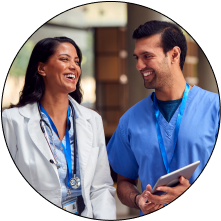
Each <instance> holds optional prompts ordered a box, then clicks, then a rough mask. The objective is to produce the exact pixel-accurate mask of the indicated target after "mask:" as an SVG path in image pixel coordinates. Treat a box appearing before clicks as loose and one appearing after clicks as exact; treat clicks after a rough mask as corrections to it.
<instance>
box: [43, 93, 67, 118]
mask: <svg viewBox="0 0 221 221" xmlns="http://www.w3.org/2000/svg"><path fill="white" fill-rule="evenodd" d="M40 103H41V105H42V106H43V107H44V109H45V110H46V112H47V113H48V114H49V116H50V117H51V118H57V117H59V116H60V117H61V116H66V117H67V111H68V105H69V100H68V94H53V95H52V94H50V93H47V92H45V93H44V95H43V97H42V99H41V101H40ZM60 117H59V118H60Z"/></svg>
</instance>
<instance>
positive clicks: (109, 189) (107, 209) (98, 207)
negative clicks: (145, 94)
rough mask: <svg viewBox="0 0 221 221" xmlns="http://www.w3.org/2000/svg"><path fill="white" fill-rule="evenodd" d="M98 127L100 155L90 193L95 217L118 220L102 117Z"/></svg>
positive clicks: (99, 119)
mask: <svg viewBox="0 0 221 221" xmlns="http://www.w3.org/2000/svg"><path fill="white" fill-rule="evenodd" d="M97 125H98V128H97V130H98V131H97V136H98V137H97V139H98V140H97V144H98V147H99V155H98V159H97V164H96V172H95V174H94V178H93V181H92V185H91V191H90V198H91V203H92V209H93V216H94V218H96V219H103V220H104V219H105V220H114V219H116V202H115V199H114V195H115V191H116V190H115V188H114V187H113V180H112V178H111V175H110V166H109V162H108V158H107V151H106V145H105V139H104V130H103V124H102V120H101V117H100V116H98V117H97Z"/></svg>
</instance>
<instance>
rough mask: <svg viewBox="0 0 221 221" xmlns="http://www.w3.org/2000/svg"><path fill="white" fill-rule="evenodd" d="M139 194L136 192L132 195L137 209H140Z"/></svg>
mask: <svg viewBox="0 0 221 221" xmlns="http://www.w3.org/2000/svg"><path fill="white" fill-rule="evenodd" d="M139 196H140V193H138V194H136V195H135V197H134V204H135V205H136V207H137V209H139V210H140V207H139V203H138V201H139Z"/></svg>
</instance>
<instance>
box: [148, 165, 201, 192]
mask: <svg viewBox="0 0 221 221" xmlns="http://www.w3.org/2000/svg"><path fill="white" fill-rule="evenodd" d="M199 164H200V161H197V162H195V163H192V164H189V165H187V166H185V167H182V168H181V169H178V170H175V171H173V172H171V173H168V174H166V175H164V176H161V177H160V178H159V179H158V181H157V182H156V184H155V186H154V187H153V189H152V191H151V193H152V194H156V195H163V194H165V192H163V191H157V190H156V188H157V187H158V186H169V187H174V186H176V185H178V184H179V178H180V176H183V177H184V178H186V179H187V180H189V179H190V177H191V176H192V175H193V173H194V171H195V170H196V168H197V167H198V165H199Z"/></svg>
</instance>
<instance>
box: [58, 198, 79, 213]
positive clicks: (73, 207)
mask: <svg viewBox="0 0 221 221" xmlns="http://www.w3.org/2000/svg"><path fill="white" fill-rule="evenodd" d="M62 208H63V209H64V210H67V211H68V212H71V213H74V214H78V208H77V197H74V198H70V199H67V200H65V201H64V202H63V203H62Z"/></svg>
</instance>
